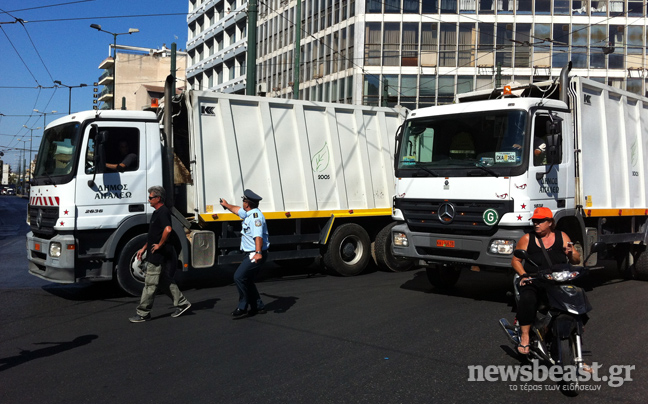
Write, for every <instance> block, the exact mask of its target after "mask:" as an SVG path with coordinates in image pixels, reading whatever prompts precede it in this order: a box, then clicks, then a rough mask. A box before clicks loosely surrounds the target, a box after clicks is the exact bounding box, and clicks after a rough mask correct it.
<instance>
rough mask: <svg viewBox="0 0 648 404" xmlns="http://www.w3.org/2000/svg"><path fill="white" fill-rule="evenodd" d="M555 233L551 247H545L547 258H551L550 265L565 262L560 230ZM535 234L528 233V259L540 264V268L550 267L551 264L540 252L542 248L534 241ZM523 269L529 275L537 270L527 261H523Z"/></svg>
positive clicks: (565, 257)
mask: <svg viewBox="0 0 648 404" xmlns="http://www.w3.org/2000/svg"><path fill="white" fill-rule="evenodd" d="M554 234H555V235H556V237H555V241H554V243H553V245H552V246H551V247H545V249H546V250H547V254H549V258H550V259H551V265H556V264H564V263H566V262H567V255H566V254H565V250H563V237H562V232H561V231H557V232H555V233H554ZM536 239H537V237H536V234H535V233H533V232H532V233H529V246H528V247H527V254H529V259H530V260H531V261H533V262H535V263H536V264H538V265H539V266H540V268H541V269H544V268H550V267H551V265H549V263H548V262H547V259H546V258H545V256H544V254H543V253H542V248H540V246H539V245H538V244H537V243H536ZM538 242H540V243H542V241H540V240H538ZM524 270H525V271H526V273H527V274H529V275H535V274H536V273H537V272H538V268H536V267H535V266H534V265H533V264H531V263H530V262H529V261H525V262H524Z"/></svg>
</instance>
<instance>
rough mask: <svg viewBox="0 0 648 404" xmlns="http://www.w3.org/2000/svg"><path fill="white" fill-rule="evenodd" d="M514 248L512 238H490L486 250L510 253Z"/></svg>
mask: <svg viewBox="0 0 648 404" xmlns="http://www.w3.org/2000/svg"><path fill="white" fill-rule="evenodd" d="M513 250H515V241H514V240H491V243H490V246H489V247H488V251H489V252H490V253H491V254H500V255H511V254H513Z"/></svg>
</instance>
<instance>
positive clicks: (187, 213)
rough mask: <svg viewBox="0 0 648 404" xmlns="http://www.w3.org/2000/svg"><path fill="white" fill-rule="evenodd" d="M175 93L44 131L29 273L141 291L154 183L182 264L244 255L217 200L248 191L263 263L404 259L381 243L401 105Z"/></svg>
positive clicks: (385, 240) (236, 227)
mask: <svg viewBox="0 0 648 404" xmlns="http://www.w3.org/2000/svg"><path fill="white" fill-rule="evenodd" d="M168 84H169V83H167V88H170V86H169V85H168ZM171 95H172V92H171V90H168V91H167V94H166V96H165V99H167V100H171V99H172V98H173V102H167V103H166V104H165V107H164V108H163V109H159V110H149V111H108V110H98V111H86V112H79V113H75V114H72V115H69V116H66V117H63V118H60V119H57V120H56V121H54V122H52V123H50V124H49V125H48V126H47V128H46V130H45V133H44V135H43V139H42V142H41V145H40V149H39V152H38V157H37V161H36V166H35V170H34V176H33V181H32V187H31V193H30V198H29V213H28V221H29V224H30V228H31V231H30V232H29V233H28V235H27V256H28V260H29V272H30V273H31V274H33V275H36V276H38V277H40V278H43V279H46V280H50V281H53V282H59V283H75V282H82V281H104V280H111V279H116V280H117V283H118V285H119V286H120V287H121V288H122V289H123V290H125V291H126V292H128V293H130V294H133V295H136V294H139V293H140V291H141V288H142V280H143V279H142V274H141V273H140V272H139V271H138V270H137V266H136V265H133V263H134V259H135V255H136V251H137V249H139V248H141V247H142V246H143V245H144V243H145V240H146V233H147V229H148V222H149V221H150V217H151V214H152V212H153V209H152V208H151V207H150V206H149V204H148V201H147V196H148V192H147V189H148V187H150V186H153V185H163V186H164V188H165V189H166V191H167V205H169V206H171V207H172V208H173V209H172V211H173V222H174V223H173V229H174V236H173V244H174V246H175V249H176V251H177V252H178V258H179V260H178V262H179V263H180V265H181V267H182V270H183V271H191V270H192V269H194V268H215V270H216V269H217V268H218V267H219V266H220V265H224V264H235V263H237V262H240V261H241V259H242V258H243V255H242V254H240V253H239V251H238V249H239V242H240V238H239V237H240V229H241V221H240V219H239V218H238V216H236V215H234V214H231V213H229V212H228V211H225V210H223V209H222V207H221V206H220V203H219V201H220V198H224V199H226V200H227V201H229V202H230V203H234V204H239V205H240V204H241V199H240V198H241V196H242V195H243V191H244V190H245V189H248V188H249V189H252V190H253V191H254V192H256V193H257V194H259V195H261V196H262V197H263V200H262V201H261V203H260V206H259V207H260V209H261V210H262V211H263V212H264V214H265V216H266V218H267V220H268V229H269V233H270V250H269V260H273V261H276V262H278V263H280V264H283V265H291V264H292V265H302V266H306V265H308V263H310V262H313V261H314V260H315V258H317V257H321V258H322V262H323V263H324V265H325V266H326V267H327V268H329V269H330V270H333V271H336V272H338V273H339V274H342V275H347V276H348V275H356V274H359V273H360V272H362V271H363V270H364V269H365V268H366V267H367V265H368V263H369V260H370V259H371V258H372V252H373V253H374V256H375V259H376V261H377V262H378V265H379V266H381V267H383V268H387V269H392V270H399V269H406V268H408V266H409V265H411V262H410V261H407V260H401V259H394V257H393V256H391V249H390V247H389V245H388V244H389V242H390V241H391V239H390V238H389V234H390V233H389V230H390V229H391V225H393V223H392V219H391V213H392V195H393V189H394V173H393V160H392V158H393V153H394V150H393V146H394V142H393V138H394V134H395V133H396V131H397V129H398V127H399V126H400V125H401V124H402V122H403V120H404V118H405V115H404V114H405V112H406V110H405V109H392V108H381V107H365V106H357V105H346V104H334V103H321V102H308V101H294V100H286V99H278V98H265V97H252V96H241V95H229V94H223V93H216V92H206V91H185V92H183V93H182V94H181V95H179V96H176V97H172V96H171ZM129 155H130V156H131V157H129V158H126V157H127V156H129ZM133 155H134V158H133V157H132V156H133ZM123 161H128V163H127V164H122V165H121V167H120V166H119V165H120V162H123ZM237 201H238V202H237ZM372 242H373V243H372ZM372 247H373V248H374V251H372Z"/></svg>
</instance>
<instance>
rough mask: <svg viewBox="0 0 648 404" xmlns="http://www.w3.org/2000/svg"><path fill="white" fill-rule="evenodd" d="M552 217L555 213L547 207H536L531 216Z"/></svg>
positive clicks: (537, 217) (534, 217)
mask: <svg viewBox="0 0 648 404" xmlns="http://www.w3.org/2000/svg"><path fill="white" fill-rule="evenodd" d="M552 218H553V213H552V212H551V209H549V208H545V207H540V208H536V209H535V210H534V211H533V216H531V219H552Z"/></svg>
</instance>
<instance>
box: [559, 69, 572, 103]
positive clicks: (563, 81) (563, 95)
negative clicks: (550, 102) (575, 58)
mask: <svg viewBox="0 0 648 404" xmlns="http://www.w3.org/2000/svg"><path fill="white" fill-rule="evenodd" d="M571 69H572V62H571V60H570V61H569V63H567V64H566V65H565V66H564V67H563V68H562V70H561V71H560V101H562V102H564V103H565V104H567V105H569V96H568V94H567V92H568V88H567V86H568V85H569V72H570V71H571Z"/></svg>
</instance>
